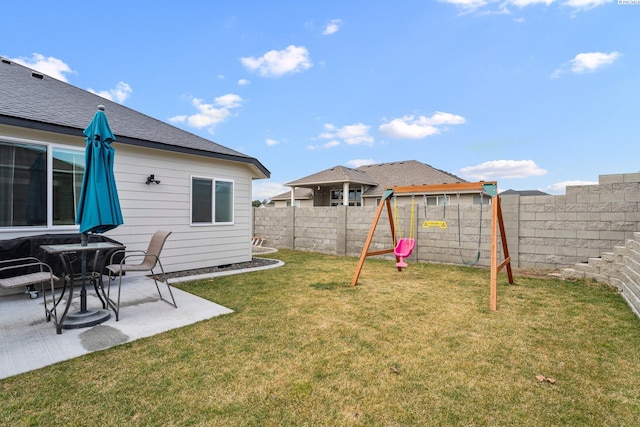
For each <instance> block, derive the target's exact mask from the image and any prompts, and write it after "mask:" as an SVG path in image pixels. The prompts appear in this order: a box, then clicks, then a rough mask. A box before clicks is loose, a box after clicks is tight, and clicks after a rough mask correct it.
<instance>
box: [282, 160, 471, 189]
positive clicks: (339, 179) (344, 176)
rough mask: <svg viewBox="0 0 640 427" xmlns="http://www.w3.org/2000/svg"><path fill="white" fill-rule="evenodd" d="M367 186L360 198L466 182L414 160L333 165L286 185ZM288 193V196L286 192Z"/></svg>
mask: <svg viewBox="0 0 640 427" xmlns="http://www.w3.org/2000/svg"><path fill="white" fill-rule="evenodd" d="M345 182H348V183H349V184H355V185H367V186H370V188H369V189H367V190H366V191H365V193H364V194H363V196H364V197H378V196H381V195H382V193H383V192H384V190H386V189H387V188H392V187H398V186H405V185H423V184H444V183H454V182H466V181H465V180H464V179H462V178H460V177H457V176H455V175H453V174H450V173H448V172H445V171H442V170H440V169H436V168H434V167H432V166H429V165H427V164H424V163H421V162H418V161H417V160H407V161H402V162H390V163H379V164H375V165H366V166H360V167H358V168H356V169H351V168H347V167H344V166H335V167H333V168H331V169H326V170H323V171H321V172H318V173H314V174H313V175H309V176H306V177H304V178H300V179H297V180H295V181H291V182H288V183H286V184H285V185H288V186H290V187H313V186H316V185H323V186H324V185H330V184H342V183H345ZM287 194H288V193H287Z"/></svg>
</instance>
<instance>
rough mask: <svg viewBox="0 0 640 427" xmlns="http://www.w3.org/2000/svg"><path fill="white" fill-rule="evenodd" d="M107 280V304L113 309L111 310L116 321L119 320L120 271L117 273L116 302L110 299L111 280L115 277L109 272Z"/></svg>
mask: <svg viewBox="0 0 640 427" xmlns="http://www.w3.org/2000/svg"><path fill="white" fill-rule="evenodd" d="M108 276H109V282H108V283H107V304H108V305H109V306H110V307H111V308H112V309H113V312H114V313H115V315H116V322H117V321H118V320H120V287H121V286H122V272H120V274H118V278H119V280H118V297H117V298H116V302H115V303H114V302H113V300H112V299H111V281H112V280H113V279H115V276H113V275H112V274H111V272H109V274H108Z"/></svg>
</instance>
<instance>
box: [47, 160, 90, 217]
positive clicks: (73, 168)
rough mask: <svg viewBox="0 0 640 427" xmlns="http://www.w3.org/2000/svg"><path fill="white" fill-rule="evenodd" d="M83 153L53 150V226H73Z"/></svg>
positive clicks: (79, 188)
mask: <svg viewBox="0 0 640 427" xmlns="http://www.w3.org/2000/svg"><path fill="white" fill-rule="evenodd" d="M84 160H85V158H84V152H83V151H78V150H68V149H60V148H54V149H53V225H74V224H75V223H76V212H78V201H79V200H80V190H81V189H82V176H83V175H84Z"/></svg>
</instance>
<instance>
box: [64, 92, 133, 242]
mask: <svg viewBox="0 0 640 427" xmlns="http://www.w3.org/2000/svg"><path fill="white" fill-rule="evenodd" d="M84 135H85V137H86V138H85V141H86V143H87V146H86V149H85V169H84V176H83V177H82V189H81V190H80V200H79V201H78V213H77V215H76V223H77V224H79V225H80V233H82V234H85V235H86V234H87V233H104V232H105V231H109V230H111V229H114V228H116V227H117V226H119V225H120V224H122V223H123V222H124V221H123V220H122V211H121V210H120V200H119V199H118V189H117V188H116V179H115V177H114V175H113V159H114V155H115V150H114V149H113V147H112V146H111V143H112V142H113V141H115V139H116V137H115V135H114V134H113V132H111V128H110V127H109V123H108V121H107V116H106V115H105V113H104V107H103V106H102V105H100V106H98V111H96V114H95V116H94V117H93V120H92V121H91V123H89V126H88V127H87V128H86V129H85V130H84Z"/></svg>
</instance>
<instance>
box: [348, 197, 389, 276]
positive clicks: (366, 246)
mask: <svg viewBox="0 0 640 427" xmlns="http://www.w3.org/2000/svg"><path fill="white" fill-rule="evenodd" d="M391 194H393V192H391V193H390V194H387V193H385V196H386V197H384V199H383V200H382V201H381V202H380V204H379V205H378V210H377V211H376V215H375V216H374V218H373V223H372V224H371V228H370V229H369V234H368V235H367V240H365V242H364V247H363V248H362V253H361V254H360V259H359V260H358V266H357V267H356V272H355V274H354V275H353V279H352V280H351V286H356V285H357V284H358V278H359V277H360V272H361V271H362V266H363V265H364V260H365V259H366V258H367V257H368V256H373V255H383V254H388V253H391V252H393V251H394V249H393V248H392V249H383V250H380V251H374V252H369V247H370V246H371V241H372V240H373V235H374V234H375V232H376V227H377V225H378V221H380V216H381V215H382V211H383V210H384V208H385V207H386V208H387V215H388V216H389V225H390V227H391V235H392V236H395V235H396V231H395V226H394V224H393V213H392V211H391V202H390V201H389V196H390V195H391ZM394 239H395V238H394ZM394 243H395V242H394ZM394 246H395V245H394ZM397 261H398V257H397V256H396V262H397ZM398 270H401V268H400V267H398Z"/></svg>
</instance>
